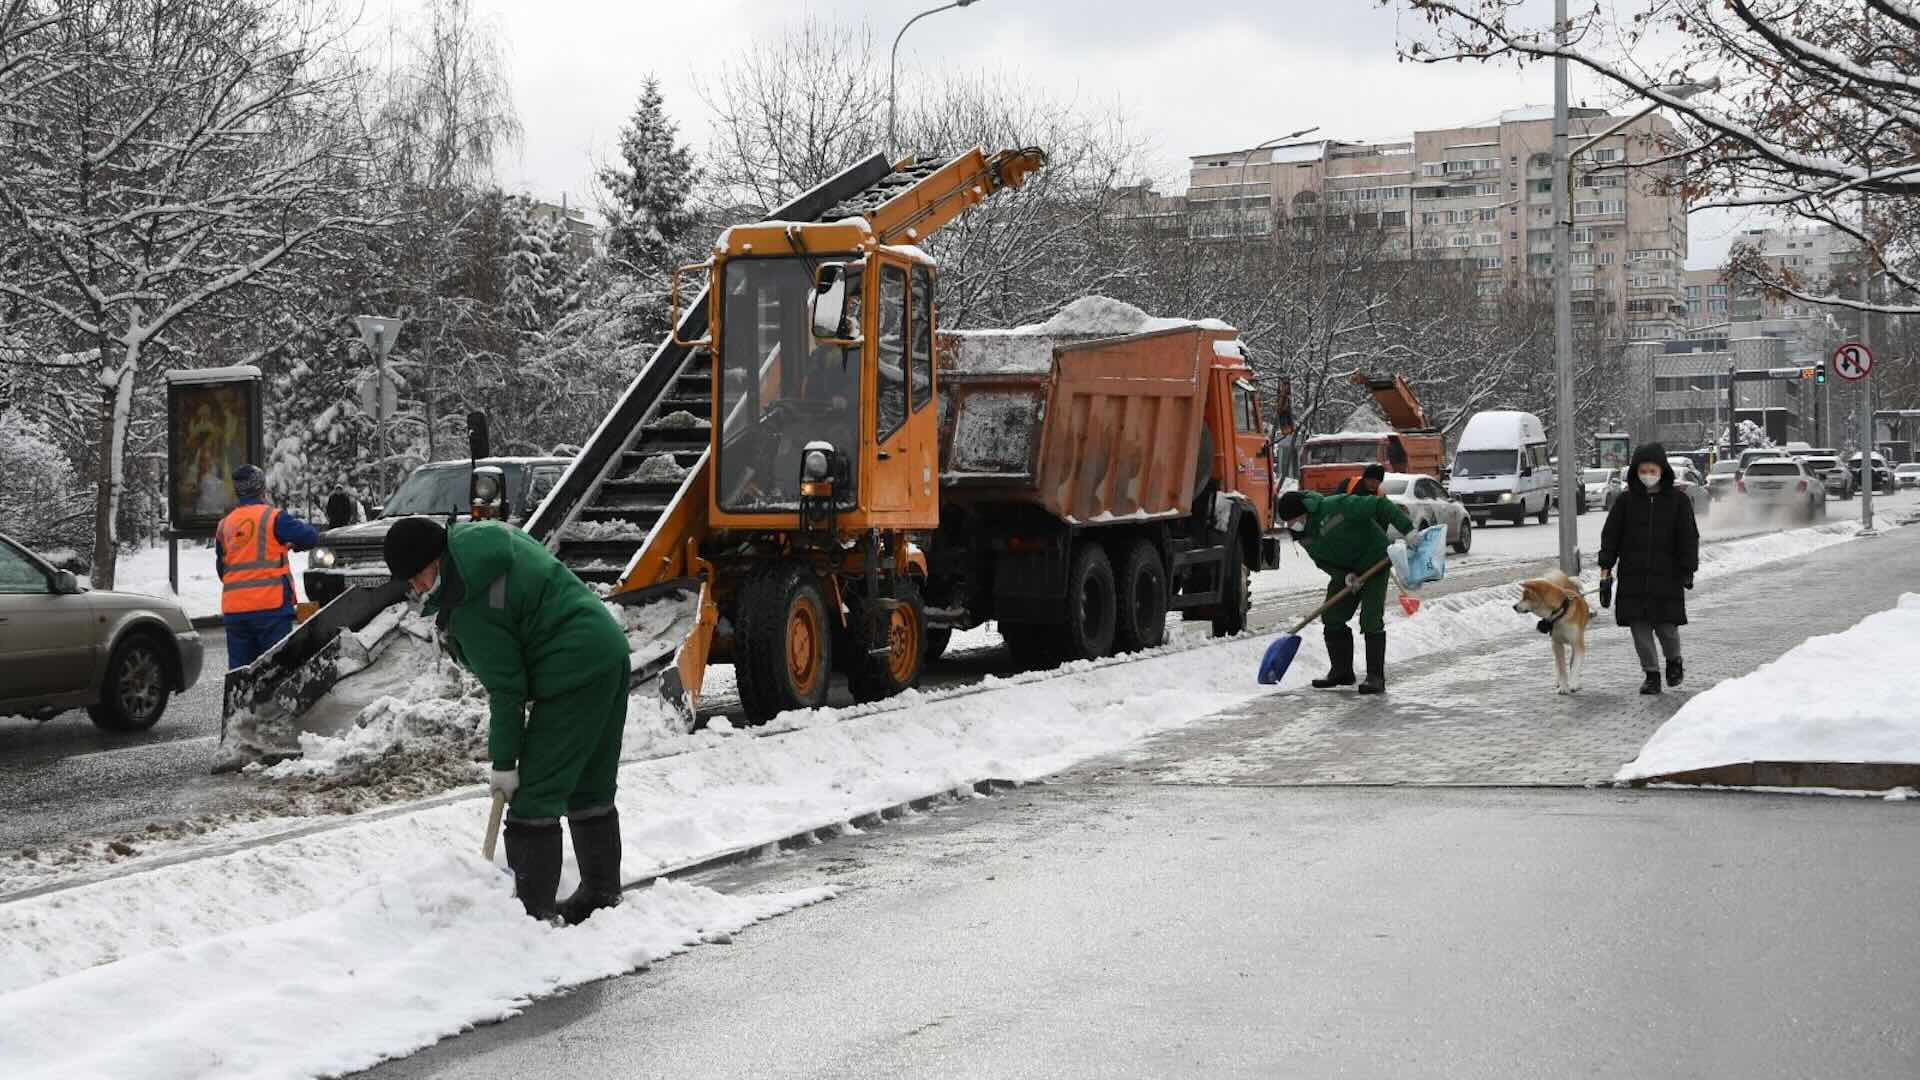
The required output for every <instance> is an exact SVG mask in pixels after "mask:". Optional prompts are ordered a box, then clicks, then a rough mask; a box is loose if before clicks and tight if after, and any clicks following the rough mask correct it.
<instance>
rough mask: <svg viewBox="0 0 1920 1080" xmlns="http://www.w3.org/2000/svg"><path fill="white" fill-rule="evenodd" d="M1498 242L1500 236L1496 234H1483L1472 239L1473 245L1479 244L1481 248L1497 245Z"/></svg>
mask: <svg viewBox="0 0 1920 1080" xmlns="http://www.w3.org/2000/svg"><path fill="white" fill-rule="evenodd" d="M1499 242H1500V234H1499V233H1497V232H1483V233H1481V234H1480V235H1479V236H1478V237H1476V238H1474V243H1476V244H1480V245H1481V246H1483V247H1484V246H1486V245H1488V244H1497V243H1499Z"/></svg>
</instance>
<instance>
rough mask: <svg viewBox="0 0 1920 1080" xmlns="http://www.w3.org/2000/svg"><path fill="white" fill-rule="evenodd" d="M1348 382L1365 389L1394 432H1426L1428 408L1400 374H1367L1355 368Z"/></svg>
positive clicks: (1348, 377)
mask: <svg viewBox="0 0 1920 1080" xmlns="http://www.w3.org/2000/svg"><path fill="white" fill-rule="evenodd" d="M1347 381H1348V382H1350V383H1352V384H1353V385H1355V386H1364V387H1366V388H1367V391H1368V392H1369V393H1371V394H1372V395H1373V400H1375V401H1376V402H1379V404H1380V411H1381V412H1384V413H1386V414H1387V422H1388V423H1390V424H1392V425H1393V428H1394V430H1395V431H1426V430H1427V429H1428V428H1429V427H1430V426H1431V425H1429V424H1428V423H1427V410H1426V409H1424V408H1422V407H1421V405H1420V399H1419V398H1418V397H1416V396H1415V395H1414V392H1413V387H1411V386H1408V385H1407V380H1405V379H1403V378H1401V377H1400V376H1398V375H1368V374H1367V373H1366V372H1365V371H1364V370H1361V369H1355V370H1354V371H1353V372H1352V373H1351V374H1349V375H1348V376H1347Z"/></svg>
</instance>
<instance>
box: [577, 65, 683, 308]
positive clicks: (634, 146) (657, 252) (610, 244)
mask: <svg viewBox="0 0 1920 1080" xmlns="http://www.w3.org/2000/svg"><path fill="white" fill-rule="evenodd" d="M679 133H680V129H679V126H678V125H677V124H675V123H674V122H673V119H672V118H671V117H669V116H668V115H667V107H666V99H665V98H664V97H663V96H662V95H661V93H660V80H659V79H657V78H654V77H652V76H648V77H647V81H646V83H645V84H644V85H643V87H642V89H641V91H640V101H639V104H637V105H635V106H634V109H633V115H632V116H631V117H629V118H628V120H627V123H626V126H625V127H622V128H621V129H620V164H618V165H604V166H601V168H600V170H599V181H600V186H601V188H602V189H603V191H604V193H605V200H604V205H603V210H604V212H605V214H606V218H607V252H608V254H609V255H610V256H611V257H612V258H614V259H617V260H620V261H623V262H626V263H630V264H632V265H633V266H634V267H636V268H641V267H644V268H648V269H650V270H659V269H662V268H667V269H670V266H669V263H670V262H672V261H673V259H674V257H675V256H676V254H677V253H678V251H679V250H680V247H681V245H682V244H683V243H684V241H685V240H686V239H687V236H688V234H689V233H690V232H691V231H692V230H693V228H694V226H695V223H696V217H695V215H694V213H693V211H692V210H691V209H690V208H689V206H688V200H689V199H691V198H692V197H693V190H694V186H695V185H696V184H697V183H698V182H699V179H700V177H699V172H698V170H696V169H695V168H694V164H693V151H692V150H691V149H690V148H688V147H687V146H685V145H684V144H682V143H681V142H680V141H679Z"/></svg>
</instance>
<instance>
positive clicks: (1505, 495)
mask: <svg viewBox="0 0 1920 1080" xmlns="http://www.w3.org/2000/svg"><path fill="white" fill-rule="evenodd" d="M1500 501H1501V502H1503V503H1510V502H1512V501H1513V492H1511V491H1503V492H1501V493H1500Z"/></svg>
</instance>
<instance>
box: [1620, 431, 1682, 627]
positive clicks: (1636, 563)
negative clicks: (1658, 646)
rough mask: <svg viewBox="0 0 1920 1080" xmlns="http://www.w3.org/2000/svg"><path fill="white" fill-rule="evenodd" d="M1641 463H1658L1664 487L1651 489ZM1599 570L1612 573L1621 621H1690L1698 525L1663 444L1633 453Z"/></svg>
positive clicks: (1652, 445) (1652, 444) (1654, 444)
mask: <svg viewBox="0 0 1920 1080" xmlns="http://www.w3.org/2000/svg"><path fill="white" fill-rule="evenodd" d="M1643 462H1659V464H1660V486H1659V487H1657V488H1654V489H1653V490H1652V491H1648V490H1647V489H1646V488H1644V487H1642V486H1641V484H1640V481H1639V479H1638V478H1637V477H1635V475H1634V474H1635V472H1636V471H1637V470H1638V468H1639V466H1640V465H1641V463H1643ZM1600 568H1601V569H1602V570H1612V571H1613V579H1614V583H1613V614H1614V618H1615V619H1617V620H1619V622H1620V625H1622V626H1627V625H1629V624H1632V623H1640V622H1645V623H1672V624H1674V625H1675V626H1680V625H1684V624H1685V623H1686V621H1687V594H1686V586H1687V583H1688V582H1691V581H1692V580H1693V575H1694V574H1695V573H1696V572H1697V571H1698V570H1699V569H1700V527H1699V525H1698V524H1696V523H1695V522H1694V519H1693V501H1692V500H1691V499H1689V498H1687V497H1686V496H1685V495H1683V494H1681V493H1680V492H1678V491H1675V490H1673V467H1672V466H1671V465H1668V464H1667V452H1666V450H1665V449H1664V448H1663V447H1661V445H1660V444H1659V443H1648V444H1647V445H1646V446H1643V447H1641V448H1640V449H1639V450H1637V451H1635V452H1634V455H1633V465H1632V467H1630V468H1628V469H1627V489H1626V490H1625V491H1623V492H1621V494H1620V497H1619V498H1617V499H1615V500H1614V502H1613V509H1612V510H1610V511H1608V512H1607V523H1606V526H1605V527H1604V528H1602V529H1601V531H1600Z"/></svg>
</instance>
